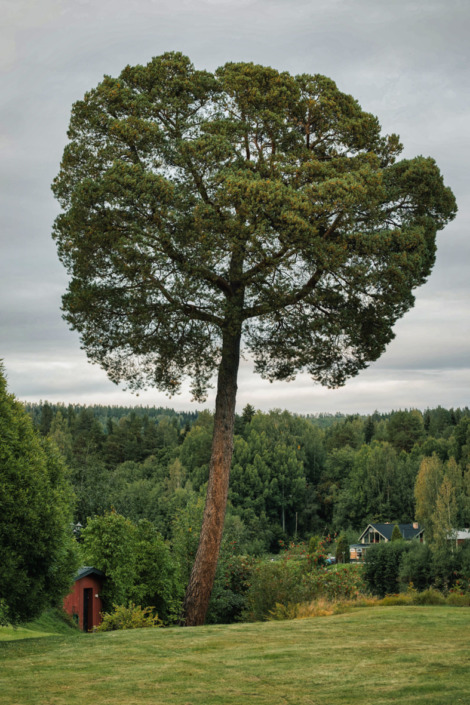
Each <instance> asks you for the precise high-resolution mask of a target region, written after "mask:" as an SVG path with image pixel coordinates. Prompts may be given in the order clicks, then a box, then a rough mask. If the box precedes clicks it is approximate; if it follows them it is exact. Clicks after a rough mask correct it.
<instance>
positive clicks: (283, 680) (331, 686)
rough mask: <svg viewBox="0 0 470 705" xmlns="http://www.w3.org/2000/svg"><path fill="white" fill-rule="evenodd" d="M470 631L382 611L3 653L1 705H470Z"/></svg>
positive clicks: (17, 647) (437, 619)
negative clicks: (256, 704) (253, 704)
mask: <svg viewBox="0 0 470 705" xmlns="http://www.w3.org/2000/svg"><path fill="white" fill-rule="evenodd" d="M469 628H470V611H469V610H468V609H466V608H453V607H415V606H406V607H371V608H370V609H364V610H362V609H361V610H355V611H352V612H348V613H345V614H340V615H334V616H332V617H328V618H325V619H301V620H293V621H286V622H265V623H255V624H239V625H230V626H213V627H199V628H191V629H190V628H185V629H183V628H173V629H143V630H133V631H120V632H107V633H102V634H91V635H85V634H83V635H79V636H78V637H77V636H75V635H72V636H54V637H47V638H40V639H39V638H38V639H26V640H23V641H11V642H3V643H1V644H0V660H1V664H0V703H2V705H78V704H80V705H82V703H84V702H92V703H93V704H94V705H114V704H116V705H117V704H118V703H119V704H121V703H124V704H125V705H160V704H161V705H163V704H165V705H215V704H217V705H246V704H248V703H250V704H251V703H259V704H260V705H281V704H282V705H285V704H289V705H313V704H315V705H340V704H341V705H355V704H360V705H389V704H391V703H393V704H394V705H405V704H406V705H451V704H452V705H456V704H465V705H468V704H469V703H470V678H469V673H470V670H469V666H470V637H469V632H470V629H469Z"/></svg>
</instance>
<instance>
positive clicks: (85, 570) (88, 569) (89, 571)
mask: <svg viewBox="0 0 470 705" xmlns="http://www.w3.org/2000/svg"><path fill="white" fill-rule="evenodd" d="M88 575H96V576H97V577H98V578H104V577H105V574H104V573H103V571H102V570H98V568H94V567H93V566H92V565H84V566H82V567H81V568H80V570H79V571H78V573H77V575H76V576H75V578H74V580H75V581H77V580H80V579H81V578H86V577H87V576H88Z"/></svg>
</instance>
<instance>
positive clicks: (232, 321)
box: [53, 53, 456, 624]
mask: <svg viewBox="0 0 470 705" xmlns="http://www.w3.org/2000/svg"><path fill="white" fill-rule="evenodd" d="M68 135H69V139H70V142H69V144H68V145H67V147H66V148H65V151H64V156H63V160H62V164H61V169H60V173H59V175H58V177H57V178H56V180H55V182H54V186H53V188H54V192H55V195H56V197H57V198H58V199H59V201H60V203H61V205H62V207H63V213H62V214H61V215H59V217H58V218H57V220H56V223H55V226H54V237H55V239H56V241H57V245H58V250H59V255H60V257H61V259H62V261H63V263H64V265H65V266H66V267H67V269H68V270H69V272H70V275H71V282H70V286H69V290H68V293H67V294H66V295H65V296H64V299H63V303H64V310H65V317H66V319H67V320H68V322H69V323H70V325H71V326H72V327H73V328H74V329H76V330H78V331H79V332H80V335H81V340H82V344H83V346H84V348H85V349H86V351H87V354H88V356H89V358H90V359H91V360H92V361H94V362H97V363H99V364H100V365H101V366H102V367H103V368H104V369H105V370H106V371H107V372H108V375H109V376H110V378H111V379H112V380H114V381H115V382H119V381H121V380H126V382H127V383H128V384H129V385H130V386H131V387H132V388H139V387H140V386H142V385H144V384H151V385H155V386H157V387H158V388H159V389H162V390H167V391H169V392H170V393H172V392H175V391H177V390H178V388H179V385H180V382H181V379H182V378H183V377H184V376H188V377H190V378H191V379H192V382H193V391H194V395H195V397H196V398H197V399H201V398H203V397H204V394H205V391H206V388H207V384H208V382H209V380H210V378H211V376H212V375H213V374H214V372H215V371H217V398H216V410H215V419H214V435H213V445H212V459H211V465H210V477H209V485H208V493H207V502H206V509H205V516H204V522H203V527H202V531H201V538H200V544H199V549H198V552H197V556H196V560H195V564H194V569H193V573H192V577H191V580H190V584H189V587H188V591H187V595H186V618H187V623H188V624H200V623H202V622H203V621H204V616H205V613H206V609H207V605H208V601H209V597H210V592H211V587H212V583H213V578H214V574H215V569H216V564H217V556H218V551H219V546H220V541H221V536H222V530H223V523H224V514H225V506H226V498H227V490H228V480H229V470H230V463H231V457H232V439H233V427H234V411H235V400H236V393H237V377H238V366H239V358H240V351H241V347H242V346H243V347H244V349H245V351H246V352H247V353H248V354H249V355H251V357H252V358H253V359H254V361H255V367H256V370H257V371H258V372H260V373H261V374H262V375H263V376H264V377H266V378H268V379H270V380H274V379H284V380H289V379H292V378H293V377H294V375H295V374H296V373H297V372H299V371H300V370H306V371H307V372H308V373H309V374H310V375H311V376H312V378H313V379H314V380H316V381H318V382H320V383H322V384H325V385H328V386H337V385H341V384H344V382H345V381H346V379H347V378H348V377H350V376H351V375H355V374H357V373H358V372H359V371H360V370H361V369H363V368H364V367H366V366H367V364H368V362H370V361H371V360H376V359H377V358H378V357H379V356H380V355H381V353H382V352H383V351H384V349H385V346H386V345H387V343H388V342H389V341H390V340H391V339H392V338H393V332H392V327H393V325H394V323H395V322H396V321H397V319H398V318H399V317H400V316H402V315H403V314H404V313H405V312H406V311H407V310H408V309H409V308H410V307H411V306H412V305H413V295H412V291H413V289H414V288H415V287H416V286H418V285H420V284H422V283H423V282H424V281H425V279H426V277H427V276H428V274H429V273H430V271H431V267H432V265H433V262H434V255H435V234H436V231H437V230H438V229H440V228H442V227H444V225H445V224H446V222H447V221H448V220H449V219H451V218H452V217H453V216H454V214H455V210H456V207H455V201H454V197H453V195H452V192H451V191H450V189H448V188H446V187H445V186H444V184H443V181H442V178H441V175H440V173H439V170H438V168H437V166H436V164H435V162H434V161H433V160H432V159H430V158H423V157H418V158H416V159H412V160H403V161H398V162H397V161H395V160H396V157H397V155H398V154H399V153H400V150H401V146H400V143H399V140H398V138H397V137H396V136H395V135H392V136H390V137H384V136H382V135H381V133H380V125H379V123H378V120H377V119H376V118H375V117H374V116H372V115H370V114H369V113H366V112H364V111H363V110H362V109H361V108H360V106H359V105H358V103H357V102H356V101H355V100H354V99H353V98H352V97H351V96H348V95H345V94H343V93H341V92H340V91H339V90H338V89H337V87H336V85H335V84H334V82H333V81H331V80H330V79H328V78H325V77H324V76H320V75H314V76H310V75H301V76H291V75H289V74H288V73H279V72H278V71H276V70H274V69H271V68H268V67H264V66H257V65H254V64H250V63H228V64H226V65H225V66H223V67H221V68H220V69H218V70H217V71H216V72H215V73H214V74H212V73H209V72H207V71H199V70H196V69H195V68H194V66H193V65H192V64H191V62H190V61H189V59H188V58H186V57H185V56H183V55H182V54H179V53H168V54H164V55H163V56H160V57H157V58H155V59H153V60H152V61H151V62H150V63H149V64H148V65H147V66H134V67H131V66H127V67H126V68H125V69H124V70H123V71H122V73H121V74H120V76H119V77H118V78H111V77H109V76H106V77H105V78H104V80H103V81H102V82H101V83H100V84H99V85H98V86H97V87H96V88H95V89H93V90H91V91H89V92H88V93H87V94H86V95H85V97H84V99H83V100H80V101H78V102H77V103H75V105H74V107H73V110H72V118H71V122H70V129H69V133H68Z"/></svg>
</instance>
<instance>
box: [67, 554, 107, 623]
mask: <svg viewBox="0 0 470 705" xmlns="http://www.w3.org/2000/svg"><path fill="white" fill-rule="evenodd" d="M104 579H105V574H104V573H103V572H102V571H101V570H98V569H97V568H93V566H84V567H83V568H80V570H79V571H78V573H77V575H76V576H75V582H74V585H73V587H72V590H71V592H70V593H69V594H68V595H67V597H66V598H65V599H64V610H65V611H66V612H67V613H68V614H69V615H70V616H71V617H72V618H73V619H74V620H75V621H76V623H77V624H78V626H79V627H80V629H82V630H83V631H84V632H91V631H92V630H93V627H97V626H98V625H99V624H100V623H101V612H102V610H103V603H102V601H101V589H102V587H103V581H104Z"/></svg>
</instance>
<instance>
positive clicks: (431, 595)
mask: <svg viewBox="0 0 470 705" xmlns="http://www.w3.org/2000/svg"><path fill="white" fill-rule="evenodd" d="M445 602H446V598H445V597H444V595H443V594H442V593H440V592H439V591H438V590H434V589H433V588H429V589H428V590H423V592H417V593H416V594H415V595H413V599H412V604H413V605H445Z"/></svg>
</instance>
